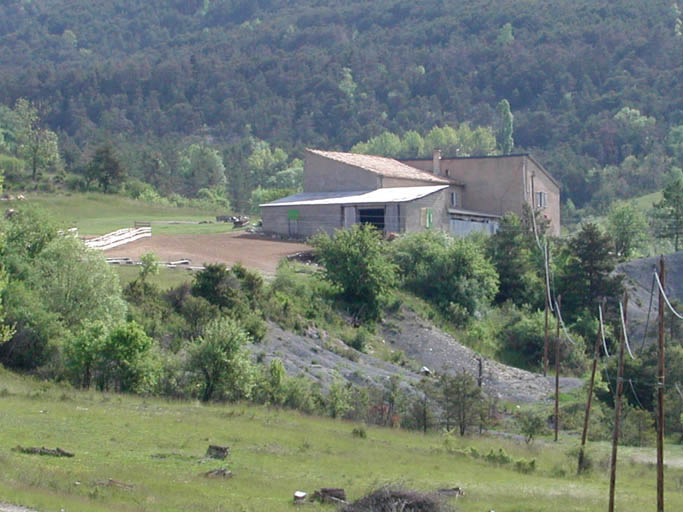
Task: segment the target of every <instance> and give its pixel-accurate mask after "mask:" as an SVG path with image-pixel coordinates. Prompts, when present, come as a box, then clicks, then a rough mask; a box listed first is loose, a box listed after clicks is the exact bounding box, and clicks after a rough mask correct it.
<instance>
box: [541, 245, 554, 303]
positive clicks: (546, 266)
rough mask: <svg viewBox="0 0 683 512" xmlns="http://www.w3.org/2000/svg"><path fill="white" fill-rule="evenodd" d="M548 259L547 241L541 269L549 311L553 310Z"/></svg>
mask: <svg viewBox="0 0 683 512" xmlns="http://www.w3.org/2000/svg"><path fill="white" fill-rule="evenodd" d="M549 259H550V249H549V248H548V241H547V240H546V242H545V248H544V250H543V267H544V271H545V292H546V294H547V295H548V305H549V306H550V311H551V312H554V310H553V300H552V296H551V293H550V264H549V262H548V260H549Z"/></svg>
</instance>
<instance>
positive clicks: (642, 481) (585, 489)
mask: <svg viewBox="0 0 683 512" xmlns="http://www.w3.org/2000/svg"><path fill="white" fill-rule="evenodd" d="M356 426H357V425H355V424H352V423H348V422H344V421H339V420H337V421H335V420H331V419H323V418H314V417H306V416H303V415H300V414H297V413H292V412H287V411H282V410H278V409H268V408H265V407H254V406H248V405H243V404H232V405H211V406H205V405H200V404H198V403H189V402H171V401H164V400H158V399H146V398H141V397H133V396H122V395H115V394H101V393H96V392H77V391H74V390H72V389H70V388H67V387H60V386H58V385H55V384H49V383H42V382H38V381H35V380H32V379H29V378H24V377H17V376H15V375H13V374H11V373H9V372H7V371H4V370H1V369H0V496H2V499H4V500H6V501H10V502H14V503H17V504H23V505H25V506H31V507H34V508H36V509H38V510H40V511H53V510H54V511H59V510H62V509H63V510H65V511H70V512H71V511H102V510H114V511H158V510H163V511H186V510H192V511H233V510H243V511H277V510H292V509H293V506H292V505H291V496H292V494H293V492H294V491H296V490H304V491H308V492H310V491H312V490H314V489H316V488H320V487H323V486H339V487H344V488H345V489H346V490H347V493H348V494H349V496H350V498H352V499H354V498H358V497H360V496H361V495H363V494H364V493H366V492H367V491H368V490H370V489H372V488H374V487H376V486H378V485H381V484H385V483H389V482H393V483H401V484H402V485H403V486H405V487H409V488H413V489H421V490H434V489H436V488H439V487H452V486H461V487H464V489H465V490H466V493H467V495H466V496H465V497H464V498H460V499H459V500H458V501H457V509H458V510H459V511H465V512H466V511H472V512H474V511H479V512H481V511H483V510H491V509H493V510H496V511H497V512H501V511H502V512H515V511H517V512H522V511H525V512H541V511H553V512H556V511H558V510H562V511H563V512H565V511H576V512H579V511H581V512H585V511H592V510H604V509H605V508H606V506H607V501H606V498H607V486H608V479H607V471H606V461H607V460H608V459H607V453H608V447H607V446H606V445H596V446H594V447H592V450H593V451H592V453H593V456H594V458H595V459H596V468H595V469H594V471H593V472H592V473H591V474H590V475H588V476H584V477H581V478H579V477H576V476H574V463H573V460H572V459H570V458H569V456H568V455H567V452H568V451H569V450H570V449H571V448H572V447H573V446H574V445H575V442H576V440H575V439H569V438H567V439H566V440H564V441H562V442H561V443H560V444H559V445H554V444H552V443H550V442H548V441H538V442H536V444H535V445H533V446H527V445H525V444H524V443H523V442H519V443H517V442H515V441H510V440H501V439H498V438H487V437H483V438H479V437H476V438H466V439H464V440H462V439H460V438H456V437H452V436H445V435H443V434H437V433H435V434H430V435H426V436H424V435H421V434H418V433H410V432H405V431H395V430H390V429H380V428H374V427H366V429H367V438H366V439H360V438H357V437H354V436H353V435H352V430H353V428H354V427H356ZM210 443H211V444H219V445H228V446H230V448H231V454H230V456H229V458H228V459H227V460H226V461H217V460H212V459H205V458H204V455H205V452H206V448H207V446H208V445H209V444H210ZM17 445H21V446H24V447H26V446H45V447H49V448H55V447H60V448H62V449H64V450H67V451H72V452H75V457H73V458H54V457H48V456H37V455H26V454H21V453H18V452H15V451H12V450H11V448H13V447H15V446H17ZM472 448H475V449H476V450H478V451H479V452H480V453H482V454H483V453H488V452H489V451H490V450H494V451H498V449H499V448H503V449H504V450H505V451H506V452H507V453H508V454H510V455H511V456H512V457H513V458H519V457H524V458H527V459H528V458H534V459H536V461H537V470H536V471H535V472H534V473H533V474H529V475H525V474H521V473H518V472H516V471H515V470H514V468H513V465H512V464H508V465H505V466H499V465H496V464H492V463H489V462H486V461H485V459H483V458H473V457H472V456H470V455H467V454H468V453H470V450H471V449H472ZM667 450H668V451H667V456H670V457H678V458H681V457H682V456H683V453H682V451H681V447H680V446H675V447H667ZM620 453H621V455H622V458H621V459H620V460H621V464H620V466H619V473H618V476H617V482H618V489H617V509H618V510H650V509H654V496H655V471H654V468H653V467H652V465H651V464H649V463H641V462H637V460H638V459H639V457H640V458H642V457H645V458H647V457H649V456H651V455H652V453H653V450H652V449H648V450H636V449H622V450H621V452H620ZM223 466H227V467H228V468H229V469H230V470H231V471H233V473H234V476H233V478H232V479H229V480H213V479H207V478H205V477H203V476H201V474H202V473H204V472H206V471H209V470H213V469H216V468H219V467H223ZM666 476H667V482H666V503H667V510H682V509H683V489H682V485H683V470H681V469H668V470H667V473H666ZM109 479H115V480H117V481H120V482H123V483H125V484H130V485H132V488H130V489H128V488H120V487H115V486H106V485H98V484H101V483H106V482H107V481H108V480H109ZM311 508H312V509H315V510H317V509H319V508H318V506H314V507H311ZM320 508H324V507H320ZM326 509H327V510H333V508H331V507H327V508H326Z"/></svg>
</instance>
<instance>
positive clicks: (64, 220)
mask: <svg viewBox="0 0 683 512" xmlns="http://www.w3.org/2000/svg"><path fill="white" fill-rule="evenodd" d="M27 200H28V201H29V202H31V203H35V204H38V205H40V206H41V207H42V208H44V209H45V210H47V211H49V212H50V213H51V214H52V215H53V218H54V220H55V221H57V222H59V223H60V224H63V225H65V226H68V227H72V226H75V227H77V228H78V231H79V233H80V234H81V235H103V234H105V233H110V232H112V231H115V230H117V229H121V228H128V227H132V226H133V224H134V223H135V221H145V222H147V221H151V222H152V223H153V225H152V232H153V233H155V234H185V233H187V234H200V233H224V232H226V231H231V230H232V224H226V223H215V220H216V215H226V214H227V212H221V211H217V212H212V211H207V210H201V209H198V208H179V207H176V206H164V205H157V204H151V203H145V202H143V201H136V200H134V199H130V198H127V197H122V196H117V195H112V194H100V193H94V192H89V193H85V194H80V193H72V194H69V195H62V194H44V195H29V196H28V198H27ZM18 204H20V203H18ZM202 221H205V222H206V221H211V222H213V223H211V224H209V223H206V224H199V222H202ZM172 222H178V223H172Z"/></svg>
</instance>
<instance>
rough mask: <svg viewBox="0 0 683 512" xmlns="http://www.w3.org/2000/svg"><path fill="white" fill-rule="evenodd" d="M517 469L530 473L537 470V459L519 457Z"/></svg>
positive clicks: (526, 473)
mask: <svg viewBox="0 0 683 512" xmlns="http://www.w3.org/2000/svg"><path fill="white" fill-rule="evenodd" d="M515 471H518V472H520V473H524V474H525V475H528V474H529V473H533V472H534V471H536V459H529V460H527V459H518V460H516V461H515Z"/></svg>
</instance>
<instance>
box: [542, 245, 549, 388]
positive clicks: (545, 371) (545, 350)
mask: <svg viewBox="0 0 683 512" xmlns="http://www.w3.org/2000/svg"><path fill="white" fill-rule="evenodd" d="M543 263H544V265H545V268H544V269H543V272H544V274H545V337H544V338H543V376H544V377H546V376H547V375H548V335H549V333H548V310H549V309H550V300H549V299H548V297H550V290H549V287H548V243H547V242H546V244H545V248H544V253H543Z"/></svg>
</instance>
